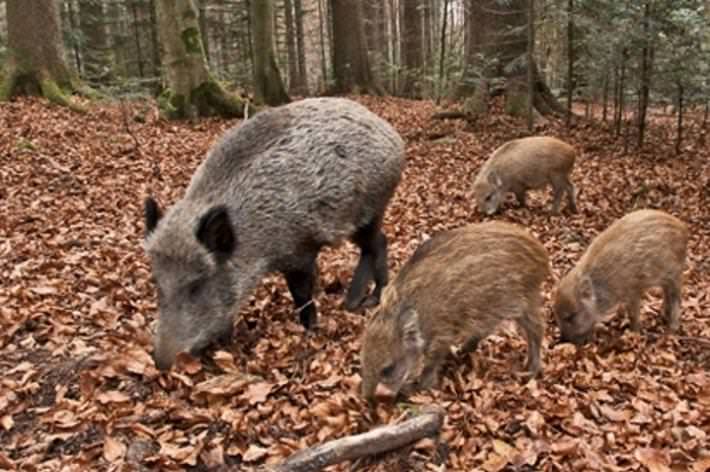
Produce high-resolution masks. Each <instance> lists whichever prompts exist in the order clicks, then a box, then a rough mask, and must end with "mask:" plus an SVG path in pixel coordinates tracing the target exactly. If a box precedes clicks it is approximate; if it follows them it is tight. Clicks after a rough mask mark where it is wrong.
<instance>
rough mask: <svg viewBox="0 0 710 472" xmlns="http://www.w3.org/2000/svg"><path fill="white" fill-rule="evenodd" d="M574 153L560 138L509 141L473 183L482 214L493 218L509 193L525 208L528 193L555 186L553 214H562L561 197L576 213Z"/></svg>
mask: <svg viewBox="0 0 710 472" xmlns="http://www.w3.org/2000/svg"><path fill="white" fill-rule="evenodd" d="M574 160H575V151H574V148H573V147H572V146H570V145H569V144H567V143H565V142H563V141H560V140H559V139H557V138H552V137H546V136H538V137H532V138H521V139H515V140H513V141H509V142H507V143H505V144H503V145H502V146H501V147H499V148H498V149H496V150H495V151H494V152H493V154H492V155H491V157H489V158H488V160H487V161H486V162H485V163H484V164H483V166H482V167H481V170H480V171H479V172H478V175H477V176H476V179H475V180H474V182H473V195H474V198H475V199H476V204H477V205H478V209H479V211H481V212H483V213H485V214H487V215H492V214H494V213H495V212H496V211H498V208H499V207H500V205H501V204H502V203H503V201H504V199H505V196H506V195H507V194H508V193H513V194H515V197H516V198H517V200H518V203H519V204H520V206H525V193H526V192H527V191H528V190H535V189H542V188H545V187H546V186H548V185H551V186H552V190H553V194H554V201H553V204H552V212H553V213H555V214H557V213H559V211H560V202H561V200H562V195H563V194H566V195H567V206H568V208H569V209H570V211H572V212H574V213H576V212H577V205H576V202H575V196H574V185H572V182H571V181H570V174H571V173H572V167H573V166H574Z"/></svg>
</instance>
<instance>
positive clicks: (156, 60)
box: [149, 1, 161, 76]
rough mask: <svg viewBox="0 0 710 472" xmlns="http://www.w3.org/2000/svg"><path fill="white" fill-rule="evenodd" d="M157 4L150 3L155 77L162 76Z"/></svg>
mask: <svg viewBox="0 0 710 472" xmlns="http://www.w3.org/2000/svg"><path fill="white" fill-rule="evenodd" d="M156 8H157V6H156V3H155V2H154V1H151V2H150V10H149V11H150V42H151V47H152V52H153V58H152V59H153V60H152V62H153V75H156V76H159V75H160V67H161V66H160V40H159V39H158V16H157V14H156Z"/></svg>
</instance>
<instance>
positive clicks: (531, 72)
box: [527, 0, 536, 132]
mask: <svg viewBox="0 0 710 472" xmlns="http://www.w3.org/2000/svg"><path fill="white" fill-rule="evenodd" d="M527 29H528V60H527V68H528V103H527V106H528V110H527V115H528V131H531V132H532V130H533V125H534V124H535V117H534V115H533V112H534V111H535V110H534V107H533V102H534V101H535V95H536V91H535V69H534V67H533V64H534V63H535V61H534V56H533V54H534V53H535V0H528V28H527Z"/></svg>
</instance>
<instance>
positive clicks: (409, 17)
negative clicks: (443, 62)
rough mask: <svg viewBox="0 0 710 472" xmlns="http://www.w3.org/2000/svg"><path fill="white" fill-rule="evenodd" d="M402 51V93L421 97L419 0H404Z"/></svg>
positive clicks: (421, 59)
mask: <svg viewBox="0 0 710 472" xmlns="http://www.w3.org/2000/svg"><path fill="white" fill-rule="evenodd" d="M401 5H402V17H403V19H404V24H403V27H402V51H403V53H404V54H403V57H402V59H403V64H402V65H403V66H404V78H403V83H402V95H403V96H405V97H410V98H420V97H421V95H422V86H421V75H422V65H423V62H424V61H423V54H422V15H421V9H420V8H419V0H403V1H402V4H401Z"/></svg>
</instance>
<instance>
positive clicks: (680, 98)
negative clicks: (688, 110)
mask: <svg viewBox="0 0 710 472" xmlns="http://www.w3.org/2000/svg"><path fill="white" fill-rule="evenodd" d="M677 87H678V127H677V130H678V132H677V134H676V140H675V153H676V156H677V155H678V154H680V148H681V145H682V143H683V85H682V84H680V83H678V84H677Z"/></svg>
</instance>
